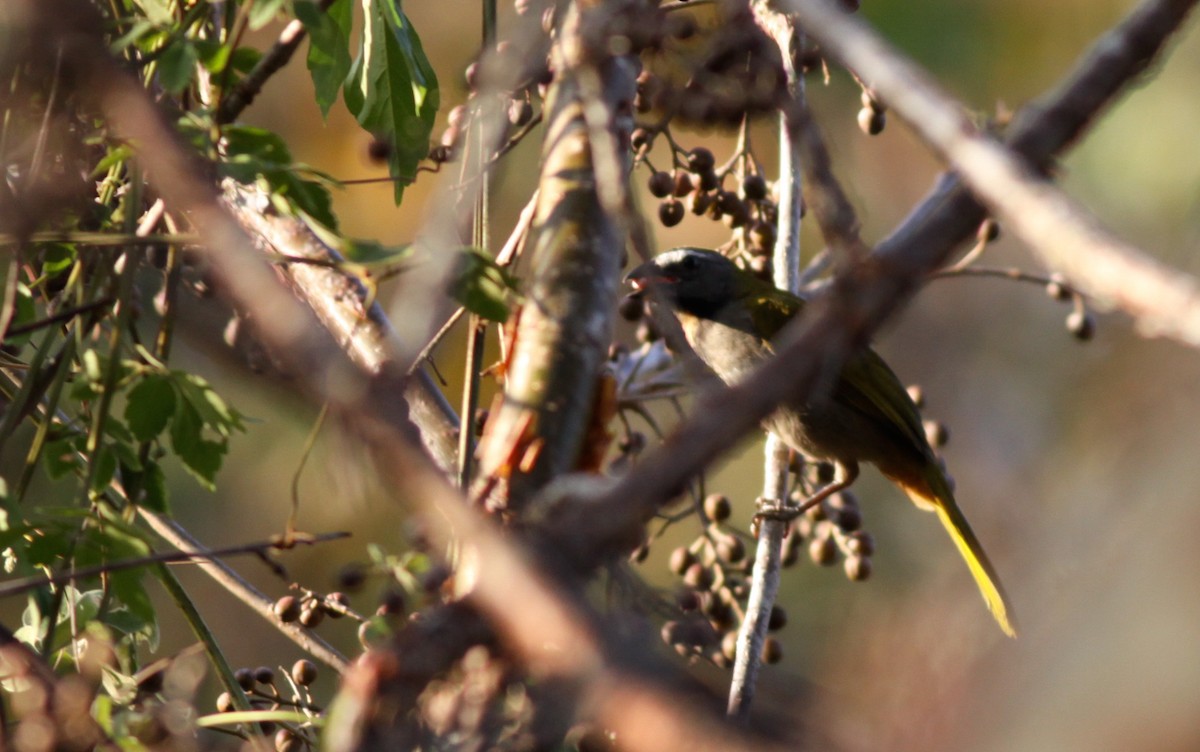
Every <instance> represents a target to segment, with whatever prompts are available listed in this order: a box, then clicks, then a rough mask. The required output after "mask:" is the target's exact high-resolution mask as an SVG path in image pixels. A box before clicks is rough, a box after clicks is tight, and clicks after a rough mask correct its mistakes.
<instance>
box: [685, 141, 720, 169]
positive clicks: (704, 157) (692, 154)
mask: <svg viewBox="0 0 1200 752" xmlns="http://www.w3.org/2000/svg"><path fill="white" fill-rule="evenodd" d="M716 163H717V161H716V159H715V158H714V157H713V153H712V152H711V151H709V150H708V149H705V148H704V147H703V146H697V147H696V148H695V149H692V150H691V151H689V152H688V153H687V166H688V169H689V170H691V171H692V172H699V173H704V172H709V171H711V170H712V168H713V167H714V166H715V165H716Z"/></svg>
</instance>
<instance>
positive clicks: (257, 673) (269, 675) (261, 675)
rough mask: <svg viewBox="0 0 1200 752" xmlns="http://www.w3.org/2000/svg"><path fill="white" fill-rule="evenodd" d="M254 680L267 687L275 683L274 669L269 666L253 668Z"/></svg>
mask: <svg viewBox="0 0 1200 752" xmlns="http://www.w3.org/2000/svg"><path fill="white" fill-rule="evenodd" d="M254 680H255V681H257V682H258V683H259V684H265V685H267V686H268V687H269V686H271V685H272V684H274V683H275V669H273V668H271V667H270V666H259V667H258V668H256V669H254Z"/></svg>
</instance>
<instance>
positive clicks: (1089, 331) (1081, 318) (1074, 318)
mask: <svg viewBox="0 0 1200 752" xmlns="http://www.w3.org/2000/svg"><path fill="white" fill-rule="evenodd" d="M1067 331H1069V332H1070V333H1071V335H1072V336H1073V337H1075V339H1077V340H1079V341H1080V342H1087V341H1088V340H1089V339H1091V338H1092V337H1093V336H1095V334H1096V320H1095V319H1093V318H1092V315H1091V314H1090V313H1088V312H1087V311H1071V313H1070V315H1068V316H1067Z"/></svg>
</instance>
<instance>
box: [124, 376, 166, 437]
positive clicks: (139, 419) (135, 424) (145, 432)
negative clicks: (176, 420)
mask: <svg viewBox="0 0 1200 752" xmlns="http://www.w3.org/2000/svg"><path fill="white" fill-rule="evenodd" d="M174 414H175V387H174V386H173V385H172V384H171V380H170V379H168V378H167V377H165V376H160V375H157V374H154V375H150V376H147V377H145V378H143V379H142V380H141V381H139V382H138V384H137V386H135V387H134V388H132V389H130V390H129V393H128V394H127V395H126V403H125V422H126V423H128V424H129V430H130V431H132V432H133V435H134V436H135V437H137V440H138V441H150V440H152V439H154V438H155V437H157V436H158V435H159V434H160V433H162V432H163V430H164V429H166V427H167V423H169V422H170V420H171V416H173V415H174Z"/></svg>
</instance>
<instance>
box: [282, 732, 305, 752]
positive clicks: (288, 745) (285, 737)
mask: <svg viewBox="0 0 1200 752" xmlns="http://www.w3.org/2000/svg"><path fill="white" fill-rule="evenodd" d="M302 745H303V743H302V742H301V741H300V737H298V736H296V735H295V734H294V733H293V732H292V730H291V729H285V728H281V729H279V730H278V731H276V732H275V752H299V751H300V748H301V746H302Z"/></svg>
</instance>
